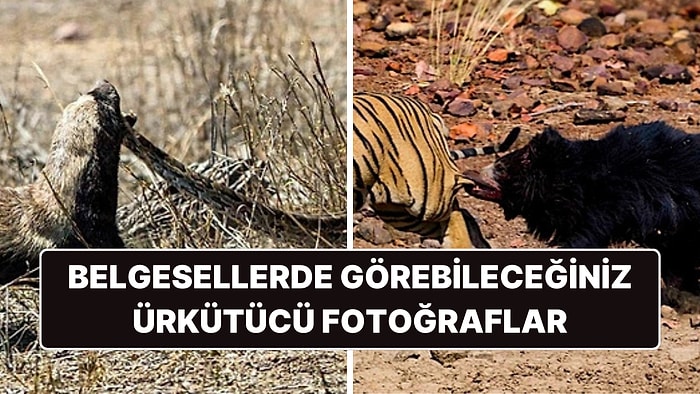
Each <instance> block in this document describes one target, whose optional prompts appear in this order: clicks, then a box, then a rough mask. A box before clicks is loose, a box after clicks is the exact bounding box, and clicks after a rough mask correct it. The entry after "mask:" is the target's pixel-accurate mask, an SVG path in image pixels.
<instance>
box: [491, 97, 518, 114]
mask: <svg viewBox="0 0 700 394" xmlns="http://www.w3.org/2000/svg"><path fill="white" fill-rule="evenodd" d="M513 106H515V103H514V102H513V101H511V100H498V101H494V102H493V103H491V114H492V115H493V116H494V117H495V118H501V117H505V116H506V115H507V114H508V113H509V112H510V110H511V108H513Z"/></svg>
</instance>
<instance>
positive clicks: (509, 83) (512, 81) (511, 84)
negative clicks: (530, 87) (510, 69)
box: [502, 75, 523, 90]
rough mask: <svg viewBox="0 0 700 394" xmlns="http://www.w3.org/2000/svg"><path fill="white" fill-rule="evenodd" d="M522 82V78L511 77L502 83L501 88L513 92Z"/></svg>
mask: <svg viewBox="0 0 700 394" xmlns="http://www.w3.org/2000/svg"><path fill="white" fill-rule="evenodd" d="M522 82H523V77H521V76H518V75H513V76H510V77H508V78H506V79H505V80H504V81H503V84H502V85H503V88H505V89H508V90H515V89H517V88H519V87H520V84H521V83H522Z"/></svg>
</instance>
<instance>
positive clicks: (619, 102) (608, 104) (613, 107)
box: [603, 96, 627, 111]
mask: <svg viewBox="0 0 700 394" xmlns="http://www.w3.org/2000/svg"><path fill="white" fill-rule="evenodd" d="M603 102H604V103H605V108H606V109H608V110H610V111H625V110H627V102H626V101H625V100H623V99H621V98H619V97H614V96H611V97H605V99H604V101H603Z"/></svg>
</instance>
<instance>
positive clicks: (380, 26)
mask: <svg viewBox="0 0 700 394" xmlns="http://www.w3.org/2000/svg"><path fill="white" fill-rule="evenodd" d="M389 22H390V21H389V18H387V17H386V15H384V14H382V15H377V17H376V18H374V20H372V30H374V31H384V30H386V27H387V26H389Z"/></svg>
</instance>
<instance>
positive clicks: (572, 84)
mask: <svg viewBox="0 0 700 394" xmlns="http://www.w3.org/2000/svg"><path fill="white" fill-rule="evenodd" d="M551 83H552V89H554V90H558V91H560V92H567V93H572V92H575V91H577V90H578V89H579V84H578V82H576V81H573V80H570V79H556V78H552V79H551Z"/></svg>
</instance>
